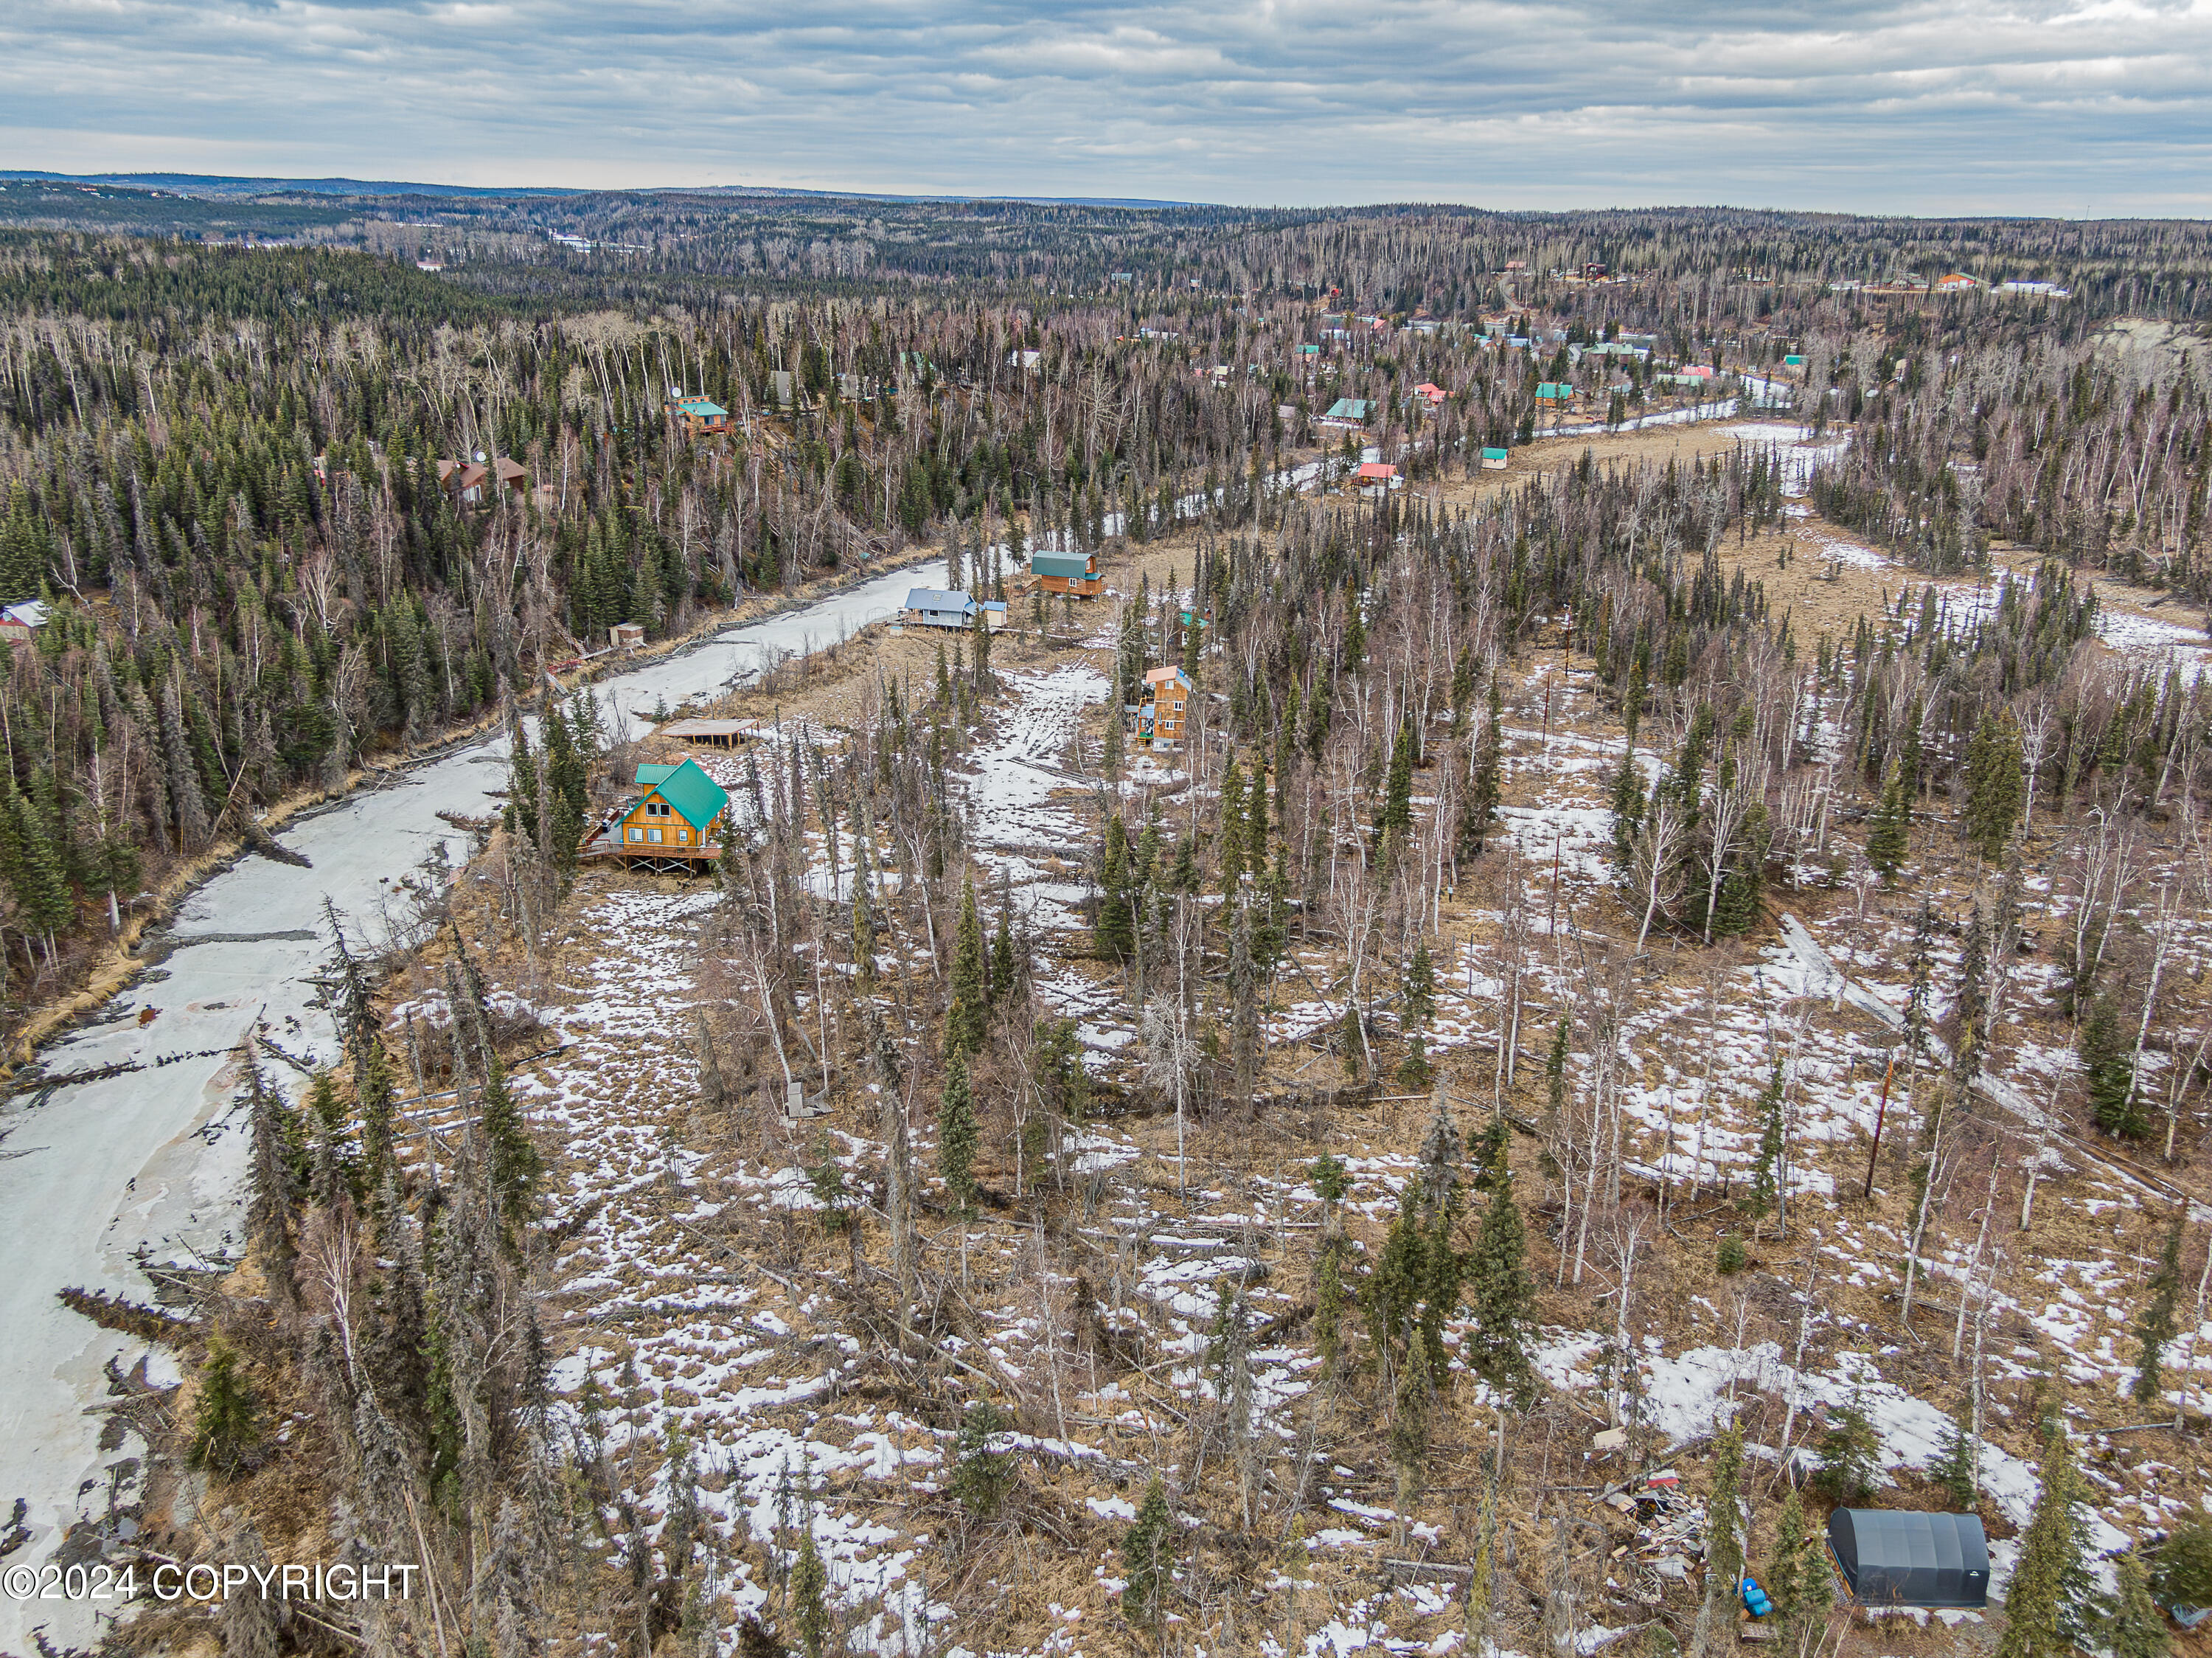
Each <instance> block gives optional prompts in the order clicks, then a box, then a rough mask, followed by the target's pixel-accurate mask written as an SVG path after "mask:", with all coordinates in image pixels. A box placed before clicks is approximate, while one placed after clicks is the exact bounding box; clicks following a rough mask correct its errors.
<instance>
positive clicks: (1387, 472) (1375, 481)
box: [1357, 460, 1398, 491]
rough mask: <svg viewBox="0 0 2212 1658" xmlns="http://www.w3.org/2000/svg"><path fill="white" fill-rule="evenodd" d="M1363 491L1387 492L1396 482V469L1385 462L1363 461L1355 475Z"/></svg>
mask: <svg viewBox="0 0 2212 1658" xmlns="http://www.w3.org/2000/svg"><path fill="white" fill-rule="evenodd" d="M1357 475H1358V479H1359V487H1360V488H1361V489H1363V490H1385V491H1387V490H1389V488H1390V487H1391V486H1392V485H1395V484H1396V483H1397V481H1398V469H1397V468H1396V467H1395V466H1392V465H1390V463H1389V461H1387V460H1365V461H1362V462H1361V463H1360V466H1359V471H1358V474H1357Z"/></svg>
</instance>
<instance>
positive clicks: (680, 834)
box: [676, 829, 691, 846]
mask: <svg viewBox="0 0 2212 1658" xmlns="http://www.w3.org/2000/svg"><path fill="white" fill-rule="evenodd" d="M690 839H691V834H690V831H689V830H686V829H678V831H677V832H676V844H678V846H684V845H687V844H690Z"/></svg>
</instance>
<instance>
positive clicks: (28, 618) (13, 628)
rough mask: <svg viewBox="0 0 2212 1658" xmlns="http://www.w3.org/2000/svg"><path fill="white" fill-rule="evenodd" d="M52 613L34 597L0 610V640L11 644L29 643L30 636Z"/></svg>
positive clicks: (44, 623)
mask: <svg viewBox="0 0 2212 1658" xmlns="http://www.w3.org/2000/svg"><path fill="white" fill-rule="evenodd" d="M51 614H52V612H50V611H49V610H48V609H47V608H46V606H45V605H44V604H42V603H41V602H40V600H36V599H26V600H23V602H22V603H21V604H18V605H10V606H9V607H7V608H6V609H5V610H0V642H4V643H8V644H11V645H27V644H28V643H31V637H32V636H33V634H35V633H36V632H37V631H39V630H40V628H42V627H44V626H45V625H46V618H47V617H48V616H50V615H51Z"/></svg>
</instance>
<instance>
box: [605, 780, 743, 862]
mask: <svg viewBox="0 0 2212 1658" xmlns="http://www.w3.org/2000/svg"><path fill="white" fill-rule="evenodd" d="M637 789H638V792H637V793H636V794H635V795H631V796H630V797H629V799H628V800H626V801H624V802H623V803H622V804H621V805H620V806H617V808H615V809H614V810H613V811H611V812H610V813H609V814H607V815H606V817H605V819H603V820H601V822H600V824H599V828H598V829H596V830H595V831H593V832H592V835H591V837H590V838H588V839H586V841H585V843H584V847H583V852H584V856H586V857H611V858H619V859H621V860H622V862H623V863H624V864H625V865H627V866H629V867H630V868H632V869H649V870H652V871H653V873H655V874H658V875H681V874H684V873H687V872H689V871H690V870H694V869H704V868H705V867H706V866H707V865H708V864H709V863H712V862H713V861H714V859H715V858H717V857H719V856H721V851H722V848H721V844H720V832H719V831H720V823H721V820H722V815H723V814H724V813H725V812H726V811H727V810H728V809H729V805H730V796H729V792H728V791H727V790H726V789H724V788H723V787H722V785H721V784H720V783H716V782H715V781H714V779H713V778H712V777H708V775H707V774H706V772H705V771H702V769H701V768H700V765H699V763H698V761H696V760H684V761H682V762H680V763H679V764H678V765H641V766H639V767H638V768H637Z"/></svg>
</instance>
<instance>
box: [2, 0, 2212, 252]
mask: <svg viewBox="0 0 2212 1658" xmlns="http://www.w3.org/2000/svg"><path fill="white" fill-rule="evenodd" d="M0 156H4V159H0V165H4V166H8V167H15V168H54V169H58V170H63V171H68V172H99V171H153V170H164V171H177V172H194V173H229V174H276V175H280V176H289V177H307V176H318V175H323V174H345V175H349V176H352V177H356V178H371V179H400V180H428V181H432V182H437V183H449V184H550V185H583V186H652V185H678V184H682V185H702V184H755V185H786V186H805V187H810V188H817V189H833V190H834V189H850V190H866V191H885V192H924V193H931V194H940V193H943V194H968V193H973V194H978V195H1063V196H1135V197H1151V198H1167V199H1173V200H1197V201H1223V202H1237V203H1250V204H1324V203H1349V202H1374V201H1405V200H1448V201H1455V202H1466V203H1472V204H1478V205H1484V206H1498V207H1595V206H1607V205H1616V204H1626V205H1633V204H1655V203H1728V204H1737V205H1746V206H1759V207H1797V208H1823V209H1837V210H1862V211H1867V210H1871V211H1881V210H1899V211H1906V212H1915V213H1934V212H1969V213H1984V212H1987V213H2051V214H2063V215H2068V216H2081V215H2085V214H2093V215H2096V216H2110V215H2124V214H2178V215H2188V216H2203V215H2204V214H2206V213H2207V212H2208V211H2212V0H2172V3H2167V0H2087V3H2075V0H2014V3H2002V0H1940V3H1939V0H1921V3H1909V4H1893V3H1887V0H1824V3H1813V4H1806V3H1750V0H1613V3H1604V0H1581V3H1575V0H1527V3H1447V0H1370V3H1365V4H1357V3H1354V4H1346V3H1334V4H1315V3H1307V0H1229V3H1224V4H1218V5H1215V4H1209V3H1206V0H1194V3H1188V4H1182V3H1178V4H1174V5H1158V6H1147V5H1131V6H1111V5H1090V4H1082V3H1036V4H1017V3H1012V0H937V3H923V0H897V3H884V4H864V3H859V0H820V3H813V4H804V5H793V4H734V3H726V0H649V3H644V4H638V3H625V0H453V3H442V4H431V3H418V0H315V3H305V0H6V3H5V4H4V5H0Z"/></svg>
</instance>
